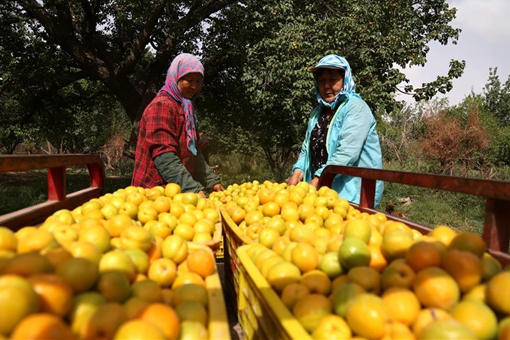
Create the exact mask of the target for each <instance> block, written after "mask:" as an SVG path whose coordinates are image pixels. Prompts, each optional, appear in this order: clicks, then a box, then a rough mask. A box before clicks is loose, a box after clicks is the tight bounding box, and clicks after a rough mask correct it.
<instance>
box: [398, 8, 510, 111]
mask: <svg viewBox="0 0 510 340" xmlns="http://www.w3.org/2000/svg"><path fill="white" fill-rule="evenodd" d="M447 3H448V4H449V5H450V7H455V8H457V17H456V18H455V19H454V20H453V21H452V22H451V23H450V26H452V27H454V28H460V29H462V32H461V33H460V35H459V39H458V43H457V45H453V44H452V43H449V44H448V45H441V44H439V43H437V42H431V43H430V44H429V47H430V50H429V53H428V54H427V63H426V64H425V66H424V67H412V68H407V69H404V70H402V72H404V73H405V74H406V76H407V78H408V79H409V80H410V81H411V84H412V85H413V86H414V87H415V88H416V87H421V84H422V83H425V82H430V81H433V80H435V78H436V77H437V76H438V75H444V76H446V75H447V73H448V68H449V64H450V60H451V59H455V60H465V61H466V66H465V68H464V74H463V75H462V76H461V77H460V78H457V79H454V80H453V89H452V90H451V91H450V92H448V93H447V94H446V95H443V94H441V93H440V94H439V95H438V96H437V98H444V97H446V98H448V101H449V104H450V105H457V104H459V103H460V102H461V101H462V100H463V99H464V98H465V97H467V96H468V95H469V94H470V93H471V92H474V93H476V94H482V93H483V87H484V86H485V84H487V82H488V79H489V68H493V69H494V68H496V67H497V68H498V70H497V75H498V76H499V80H500V81H501V83H505V82H506V80H507V79H508V76H509V74H510V0H447ZM397 99H398V100H405V101H406V102H409V103H413V102H414V101H413V100H412V98H410V96H403V95H399V96H397Z"/></svg>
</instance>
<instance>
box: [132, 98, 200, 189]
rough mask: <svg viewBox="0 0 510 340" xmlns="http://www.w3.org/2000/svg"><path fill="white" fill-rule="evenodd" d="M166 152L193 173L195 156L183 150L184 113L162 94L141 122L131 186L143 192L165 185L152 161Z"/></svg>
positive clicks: (148, 108) (184, 145)
mask: <svg viewBox="0 0 510 340" xmlns="http://www.w3.org/2000/svg"><path fill="white" fill-rule="evenodd" d="M197 135H198V133H197ZM197 144H198V141H197ZM166 152H173V153H175V154H176V155H177V157H179V159H180V160H181V162H182V164H183V165H184V166H185V167H186V169H187V170H188V171H189V172H190V173H192V172H193V169H194V167H195V156H194V155H193V154H192V153H191V152H190V151H189V150H188V148H187V146H186V124H185V121H184V112H183V110H182V108H181V105H180V104H179V103H178V102H176V101H175V100H174V99H173V98H172V97H170V95H169V94H168V93H166V92H164V93H161V94H158V95H157V96H156V97H155V98H154V99H153V100H152V101H151V102H150V103H149V105H148V106H147V107H146V108H145V110H144V112H143V115H142V119H141V120H140V128H139V132H138V142H137V146H136V155H135V168H134V170H133V177H132V180H131V185H134V186H139V187H144V188H152V187H154V186H157V185H165V183H164V181H163V178H162V177H161V175H160V174H159V172H158V170H157V169H156V166H155V165H154V158H156V157H157V156H159V155H161V154H164V153H166Z"/></svg>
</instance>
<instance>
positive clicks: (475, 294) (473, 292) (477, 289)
mask: <svg viewBox="0 0 510 340" xmlns="http://www.w3.org/2000/svg"><path fill="white" fill-rule="evenodd" d="M486 289H487V286H486V285H485V284H484V283H481V284H479V285H476V286H474V287H473V288H471V289H470V290H469V291H467V292H466V293H464V294H463V295H462V300H469V299H473V300H476V301H480V302H483V303H485V290H486Z"/></svg>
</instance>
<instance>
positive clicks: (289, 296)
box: [280, 282, 310, 310]
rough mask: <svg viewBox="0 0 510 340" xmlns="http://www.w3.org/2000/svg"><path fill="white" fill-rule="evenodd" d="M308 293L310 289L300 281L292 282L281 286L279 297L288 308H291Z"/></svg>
mask: <svg viewBox="0 0 510 340" xmlns="http://www.w3.org/2000/svg"><path fill="white" fill-rule="evenodd" d="M308 294H310V290H309V289H308V288H307V287H306V286H305V285H304V284H302V283H299V282H293V283H289V284H288V285H286V286H285V288H283V290H282V292H281V294H280V298H281V300H282V302H283V304H284V305H285V306H287V308H288V309H289V310H292V308H293V307H294V305H295V304H296V302H297V301H298V300H299V299H301V298H302V297H303V296H305V295H308Z"/></svg>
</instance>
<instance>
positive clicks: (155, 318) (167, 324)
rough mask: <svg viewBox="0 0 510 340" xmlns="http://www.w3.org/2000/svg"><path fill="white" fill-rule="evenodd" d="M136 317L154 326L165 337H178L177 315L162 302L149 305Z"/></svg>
mask: <svg viewBox="0 0 510 340" xmlns="http://www.w3.org/2000/svg"><path fill="white" fill-rule="evenodd" d="M138 319H140V320H143V321H146V322H148V323H150V324H152V325H153V326H156V327H157V328H158V329H159V330H160V331H161V332H162V333H163V334H164V336H165V337H166V338H167V339H178V337H179V329H180V321H179V317H178V315H177V313H176V312H175V310H174V309H173V308H172V307H170V306H168V305H166V304H164V303H153V304H151V305H149V306H148V307H147V308H145V309H144V310H143V311H142V312H141V313H140V314H139V315H138ZM142 338H146V337H142Z"/></svg>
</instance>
